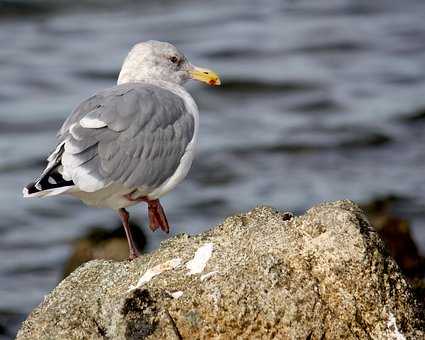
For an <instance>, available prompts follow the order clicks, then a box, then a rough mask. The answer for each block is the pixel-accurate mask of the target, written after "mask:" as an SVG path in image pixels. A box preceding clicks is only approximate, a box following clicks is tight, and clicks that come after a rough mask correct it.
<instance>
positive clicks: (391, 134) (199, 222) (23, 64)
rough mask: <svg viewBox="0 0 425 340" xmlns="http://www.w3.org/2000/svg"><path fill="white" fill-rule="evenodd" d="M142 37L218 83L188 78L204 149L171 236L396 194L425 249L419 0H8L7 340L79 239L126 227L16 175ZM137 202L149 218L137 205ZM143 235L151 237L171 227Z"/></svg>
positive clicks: (2, 290)
mask: <svg viewBox="0 0 425 340" xmlns="http://www.w3.org/2000/svg"><path fill="white" fill-rule="evenodd" d="M148 39H158V40H165V41H169V42H172V43H174V44H176V45H177V46H178V47H179V48H180V49H181V50H183V51H184V52H185V53H186V55H187V56H189V58H190V59H191V60H192V62H193V63H195V64H197V65H200V66H205V67H211V68H213V69H214V70H216V71H217V72H218V73H219V74H220V75H221V78H222V82H223V86H222V87H221V88H210V87H207V86H202V85H200V84H190V86H189V89H190V91H191V93H192V94H193V96H194V97H195V99H196V100H197V102H198V104H199V107H200V111H201V130H200V154H199V155H198V157H197V159H196V161H195V164H194V166H193V168H192V171H191V173H190V175H189V177H188V178H187V180H186V181H185V182H184V183H183V184H182V185H180V186H179V187H178V188H177V189H176V190H175V191H173V192H172V193H170V194H169V195H168V196H167V197H165V198H164V199H163V204H164V205H165V206H166V210H167V213H168V217H169V220H170V221H171V222H172V227H173V233H181V232H188V233H196V232H199V231H201V230H205V229H207V228H209V227H211V226H212V225H214V224H215V223H217V222H219V221H221V220H222V219H223V218H224V217H225V216H226V215H229V214H233V213H236V212H239V211H245V210H248V209H250V208H252V207H254V206H256V205H257V204H260V203H261V204H268V205H272V206H274V207H276V208H279V209H282V210H292V211H296V212H301V211H303V210H304V209H306V208H308V207H309V206H311V205H312V204H315V203H318V202H320V201H323V200H335V199H342V198H349V199H352V200H355V201H358V202H365V201H368V200H370V199H373V198H375V197H379V196H386V195H397V196H400V197H401V198H402V199H401V201H399V204H398V210H399V213H400V214H401V215H403V216H405V217H407V218H408V219H409V220H411V221H412V224H413V225H412V226H413V232H414V237H415V239H416V241H417V243H418V245H419V247H420V249H421V250H422V252H424V250H425V224H424V222H425V181H424V168H425V146H424V145H425V144H424V143H425V135H424V133H423V131H424V128H425V1H423V0H416V1H415V0H408V1H391V0H387V1H379V0H374V1H369V0H368V1H366V0H364V1H361V0H352V1H348V0H347V1H342V0H341V1H337V0H314V1H313V0H311V1H296V0H293V1H279V0H268V1H249V0H239V1H204V2H202V1H165V0H164V1H153V0H152V1H100V0H99V1H95V0H93V1H74V2H71V1H51V2H48V1H1V0H0V188H1V190H0V217H1V218H0V324H2V323H3V324H7V325H8V328H7V330H6V332H9V336H10V335H11V334H13V332H14V330H15V329H16V327H17V322H18V320H19V319H20V318H22V317H23V316H24V315H25V313H27V312H28V311H29V310H30V309H32V308H33V307H34V306H35V305H37V304H38V303H39V302H40V301H41V300H42V298H43V295H45V294H46V293H47V292H48V291H49V290H50V289H52V288H53V287H54V286H55V285H56V283H57V281H58V280H59V278H60V275H61V271H62V266H63V262H64V261H65V259H66V258H67V256H68V255H69V252H70V242H71V241H72V240H74V239H75V238H76V237H78V236H80V235H82V234H83V233H84V232H85V231H86V230H87V227H89V226H93V225H101V226H104V227H108V228H112V227H114V226H116V224H117V223H118V219H117V217H116V216H115V215H114V213H113V212H112V211H109V210H99V209H94V208H88V207H85V206H83V205H82V204H81V203H80V202H78V201H76V200H73V199H68V198H57V199H44V200H39V199H34V200H24V199H23V198H22V197H21V190H22V186H23V185H24V184H26V183H27V182H28V181H29V180H31V179H32V178H33V177H35V176H36V175H38V173H39V171H40V169H41V166H42V160H43V159H44V158H45V157H46V155H47V153H48V151H49V150H51V149H52V147H53V146H54V143H55V138H54V136H55V133H56V130H57V129H58V128H59V126H60V124H61V122H62V121H63V119H64V118H65V117H66V116H67V115H68V114H69V112H70V111H71V109H72V108H73V107H74V106H75V105H76V104H77V103H78V102H79V101H81V100H83V99H84V98H85V97H87V96H88V95H91V94H92V93H94V92H95V91H97V90H99V89H102V88H105V87H109V86H111V85H113V84H114V82H115V81H116V77H117V74H118V71H119V69H120V66H121V62H122V60H123V58H124V57H125V55H126V53H127V52H128V50H129V48H130V46H131V45H132V44H134V43H136V42H138V41H142V40H148ZM130 213H131V214H132V216H133V217H134V220H136V221H139V222H142V221H145V218H146V215H145V213H146V211H145V207H144V206H138V207H133V208H131V209H130ZM148 236H149V237H150V238H149V249H152V248H155V247H157V246H158V242H159V241H160V240H162V239H164V238H165V237H166V236H164V235H163V234H161V233H155V234H149V235H148ZM3 331H4V330H3ZM0 333H1V329H0ZM0 338H1V335H0ZM6 338H7V336H6Z"/></svg>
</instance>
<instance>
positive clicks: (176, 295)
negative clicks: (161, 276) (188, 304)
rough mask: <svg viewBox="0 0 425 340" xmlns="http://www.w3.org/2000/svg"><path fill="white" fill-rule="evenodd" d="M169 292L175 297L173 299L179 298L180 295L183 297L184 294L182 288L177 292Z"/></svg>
mask: <svg viewBox="0 0 425 340" xmlns="http://www.w3.org/2000/svg"><path fill="white" fill-rule="evenodd" d="M168 294H169V295H170V296H171V297H172V298H173V299H178V298H179V297H181V296H182V295H183V292H182V291H181V290H178V291H176V292H168Z"/></svg>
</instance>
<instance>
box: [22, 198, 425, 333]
mask: <svg viewBox="0 0 425 340" xmlns="http://www.w3.org/2000/svg"><path fill="white" fill-rule="evenodd" d="M286 217H287V216H284V215H283V214H280V213H278V212H276V211H274V210H272V209H271V208H267V207H258V208H256V209H254V210H252V211H250V212H248V213H247V214H242V215H237V216H233V217H229V218H227V219H226V220H225V221H224V223H223V224H221V225H219V226H217V227H215V228H214V229H212V230H211V231H208V232H205V233H202V234H200V235H197V236H188V235H181V236H177V237H174V238H171V239H169V240H168V241H166V242H164V243H163V244H162V245H161V247H160V249H158V250H157V251H155V252H153V253H151V254H148V255H145V256H142V257H141V258H139V259H137V260H135V261H132V262H127V261H126V262H119V263H117V262H109V261H99V260H96V261H91V262H89V263H86V264H85V265H83V266H81V267H80V268H79V269H77V270H76V271H75V272H73V273H72V274H71V275H70V276H69V277H68V278H66V279H65V280H63V281H62V282H61V283H60V284H59V285H58V286H57V287H56V289H54V290H53V292H51V293H50V294H49V295H48V296H47V297H46V298H45V300H44V301H43V302H42V303H41V304H40V306H39V307H37V308H36V309H35V310H34V311H33V312H32V313H31V314H30V315H29V317H28V319H27V320H26V321H25V322H24V323H23V325H22V328H21V330H20V331H19V333H18V339H20V340H23V339H143V338H149V339H182V338H183V339H208V338H221V339H236V338H246V339H247V338H256V339H259V338H264V339H271V338H279V339H355V338H360V339H370V338H371V339H424V338H425V333H424V329H425V321H424V320H425V318H424V313H423V310H422V309H421V308H420V306H419V305H418V303H417V301H416V300H415V297H414V296H413V294H412V291H411V289H410V287H409V285H408V283H407V282H406V279H405V278H404V277H403V276H402V274H401V273H400V270H399V268H398V266H397V265H396V264H395V262H394V261H393V259H392V258H391V257H389V255H388V253H387V251H386V250H385V247H384V245H383V243H382V241H381V240H380V238H379V236H378V235H377V233H376V232H374V231H373V229H372V228H371V226H370V225H369V223H368V222H367V220H366V218H365V216H364V215H363V213H362V212H361V211H360V210H359V209H358V208H357V206H355V205H354V204H353V203H351V202H349V201H339V202H335V203H328V204H321V205H318V206H316V207H314V208H312V209H310V210H309V211H308V212H307V213H306V214H305V215H303V216H300V217H294V218H292V219H291V220H289V221H286V219H287V218H286ZM207 242H211V243H213V247H214V248H213V253H212V256H211V258H210V259H209V261H208V262H207V264H206V267H205V269H204V271H203V273H201V274H194V275H188V269H187V268H186V267H185V265H184V264H185V263H186V262H187V261H189V260H191V259H192V258H193V256H194V254H195V251H196V250H197V249H198V248H199V247H200V246H202V245H203V244H205V243H207ZM177 257H179V258H181V259H182V265H181V266H180V267H177V268H176V269H172V270H168V271H164V272H162V273H161V274H159V275H157V276H155V277H154V278H152V279H151V280H150V281H149V282H147V283H146V284H144V285H143V286H141V287H140V288H138V289H130V288H131V287H132V286H135V285H136V284H137V282H138V280H139V279H140V277H141V276H142V275H143V274H144V273H145V271H146V270H148V269H149V268H152V267H154V266H155V265H157V264H161V263H164V262H166V261H168V260H170V259H172V258H177ZM212 271H217V273H215V274H213V275H211V276H210V277H209V278H206V279H205V278H204V280H201V276H202V275H203V274H205V273H209V272H212ZM176 291H181V292H183V295H182V296H180V297H178V298H174V297H173V296H172V295H171V293H173V292H176Z"/></svg>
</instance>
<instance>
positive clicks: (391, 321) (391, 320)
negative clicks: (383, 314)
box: [387, 312, 406, 340]
mask: <svg viewBox="0 0 425 340" xmlns="http://www.w3.org/2000/svg"><path fill="white" fill-rule="evenodd" d="M387 326H388V329H389V330H390V331H391V332H392V333H393V334H392V335H393V337H391V339H393V340H406V337H405V336H404V335H403V334H402V333H401V332H400V331H399V330H398V327H397V323H396V320H395V316H394V314H393V313H391V312H390V315H389V317H388V322H387Z"/></svg>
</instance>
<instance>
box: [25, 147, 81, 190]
mask: <svg viewBox="0 0 425 340" xmlns="http://www.w3.org/2000/svg"><path fill="white" fill-rule="evenodd" d="M58 149H59V150H57V151H56V152H55V153H56V155H55V156H56V157H55V159H50V161H49V164H48V165H47V167H46V169H44V171H43V172H42V174H41V176H40V177H39V178H38V179H37V180H36V181H35V182H31V183H29V184H28V185H27V186H26V187H25V188H24V189H23V191H22V194H23V195H24V197H44V196H53V195H59V194H62V193H64V192H65V191H68V190H69V189H71V187H72V186H74V182H73V181H72V180H66V179H64V178H63V176H62V174H61V172H60V170H61V168H62V165H61V158H62V153H63V146H59V147H58Z"/></svg>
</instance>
